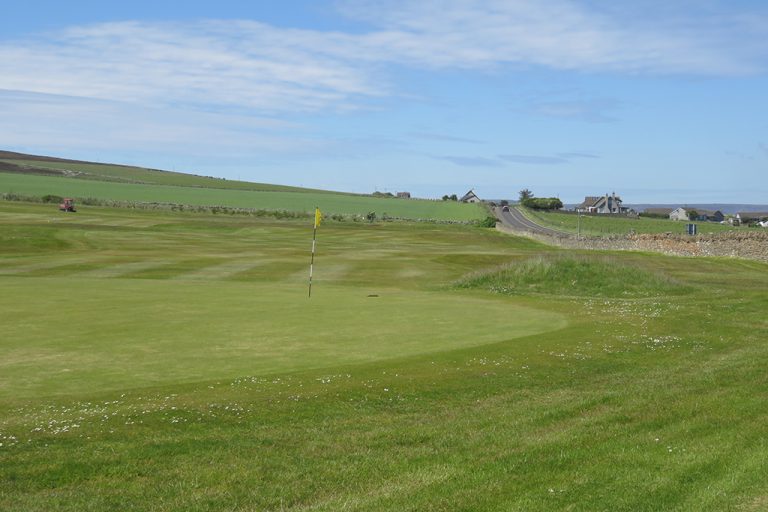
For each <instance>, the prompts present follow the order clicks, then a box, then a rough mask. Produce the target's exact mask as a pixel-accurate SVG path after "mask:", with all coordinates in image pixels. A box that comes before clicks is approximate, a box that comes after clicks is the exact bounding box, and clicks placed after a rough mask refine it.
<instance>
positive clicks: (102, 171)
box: [0, 151, 338, 193]
mask: <svg viewBox="0 0 768 512" xmlns="http://www.w3.org/2000/svg"><path fill="white" fill-rule="evenodd" d="M4 163H5V164H11V166H15V167H17V168H16V169H14V171H15V172H21V173H24V174H42V175H54V176H57V175H58V176H68V177H72V178H76V179H81V180H95V181H109V182H118V183H140V184H145V185H173V186H177V187H202V188H221V189H232V190H257V191H267V192H314V193H318V192H319V193H324V192H325V193H338V192H327V191H323V190H314V189H306V188H299V187H289V186H285V185H272V184H268V183H251V182H248V181H237V180H224V179H220V178H214V177H211V176H199V175H195V174H187V173H182V172H173V171H161V170H158V169H146V168H143V167H134V166H129V165H114V164H103V163H101V164H100V163H91V162H78V161H72V160H63V159H59V158H50V157H35V156H31V155H22V154H19V153H10V152H4V151H0V172H1V171H3V167H4V166H3V165H2V164H4ZM10 169H13V167H10ZM6 170H8V169H6Z"/></svg>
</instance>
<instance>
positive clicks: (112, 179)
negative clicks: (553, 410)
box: [0, 151, 487, 222]
mask: <svg viewBox="0 0 768 512" xmlns="http://www.w3.org/2000/svg"><path fill="white" fill-rule="evenodd" d="M0 195H6V196H7V195H10V196H13V197H16V198H21V199H25V198H30V199H32V200H35V199H36V200H42V198H44V197H46V196H49V197H50V196H52V197H72V198H74V199H75V200H76V201H77V203H78V204H79V205H87V204H90V205H94V204H101V203H100V201H102V202H103V201H108V202H115V203H120V204H136V203H141V204H155V205H156V204H165V205H184V206H193V207H194V206H201V207H229V208H245V209H250V210H265V211H273V212H283V211H286V212H303V213H305V214H310V213H311V212H314V210H315V207H319V208H320V209H321V211H322V212H323V213H325V214H326V215H329V216H332V215H334V214H338V215H341V216H354V217H355V218H357V219H361V218H365V217H367V216H370V215H372V217H375V218H387V217H389V218H399V219H412V220H438V221H459V222H471V221H479V220H482V219H484V218H485V217H486V215H487V211H486V210H485V209H484V208H483V207H481V206H478V205H476V204H462V203H457V202H456V201H428V200H423V199H396V198H392V197H374V196H372V195H363V194H349V193H342V192H331V191H327V190H312V189H306V188H299V187H288V186H281V185H265V184H263V183H249V182H245V181H229V180H223V179H217V178H211V177H206V176H195V175H191V174H184V173H179V172H168V171H159V170H155V169H145V168H141V167H131V166H125V165H113V164H102V163H93V162H82V161H75V160H65V159H60V158H52V157H41V156H33V155H23V154H19V153H11V152H8V151H2V152H0Z"/></svg>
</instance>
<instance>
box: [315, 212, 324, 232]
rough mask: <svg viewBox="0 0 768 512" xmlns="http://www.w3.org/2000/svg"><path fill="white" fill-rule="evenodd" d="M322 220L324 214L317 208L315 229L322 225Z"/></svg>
mask: <svg viewBox="0 0 768 512" xmlns="http://www.w3.org/2000/svg"><path fill="white" fill-rule="evenodd" d="M321 220H323V214H322V213H320V208H315V229H317V226H319V225H320V221H321Z"/></svg>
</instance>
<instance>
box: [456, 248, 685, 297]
mask: <svg viewBox="0 0 768 512" xmlns="http://www.w3.org/2000/svg"><path fill="white" fill-rule="evenodd" d="M456 286H457V287H458V288H479V289H486V290H489V291H491V292H493V293H501V294H507V295H520V294H527V293H539V294H550V295H572V296H573V295H575V296H594V297H627V298H635V297H653V296H660V295H682V294H686V293H690V292H691V291H692V289H691V287H690V286H687V285H685V284H682V283H680V282H678V281H675V280H674V279H672V278H670V277H669V276H666V275H664V274H661V273H658V272H650V271H647V270H643V269H641V268H637V267H633V266H630V265H627V264H624V263H620V262H619V261H617V260H616V259H614V258H611V257H591V256H538V257H535V258H530V259H527V260H522V261H520V262H515V263H509V264H506V265H503V266H501V267H496V268H493V269H490V270H485V271H480V272H475V273H473V274H470V275H468V276H466V277H464V278H463V279H461V280H460V281H458V282H457V283H456Z"/></svg>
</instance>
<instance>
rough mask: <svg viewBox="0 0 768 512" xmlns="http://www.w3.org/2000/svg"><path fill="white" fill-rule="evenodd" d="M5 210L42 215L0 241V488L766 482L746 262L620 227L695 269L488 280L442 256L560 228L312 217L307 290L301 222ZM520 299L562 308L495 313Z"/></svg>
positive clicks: (156, 504) (41, 503)
mask: <svg viewBox="0 0 768 512" xmlns="http://www.w3.org/2000/svg"><path fill="white" fill-rule="evenodd" d="M8 230H13V231H14V232H15V233H17V235H20V234H21V233H24V232H27V231H28V233H29V236H28V239H29V240H34V239H35V238H38V239H39V241H40V243H28V242H24V243H19V244H17V245H15V246H14V248H13V250H12V251H8V250H6V247H7V246H6V245H5V244H0V286H2V289H3V290H4V294H3V297H2V299H1V300H2V301H3V302H2V305H3V307H2V308H0V315H1V316H0V326H1V327H2V333H3V335H2V336H0V351H1V352H2V354H3V356H4V357H3V358H2V359H0V363H1V364H3V365H4V366H3V368H2V370H0V377H2V376H5V375H8V373H7V372H12V373H13V375H14V378H12V379H7V380H6V381H5V383H4V393H3V396H2V397H1V398H0V510H3V511H6V510H7V511H25V512H27V511H38V510H39V511H43V510H44V511H50V510H65V511H78V512H80V511H87V510H153V511H158V510H184V511H208V510H243V511H251V510H274V511H278V510H292V511H309V510H313V511H317V510H327V511H338V510H419V511H421V510H499V511H501V510H505V511H506V510H530V511H550V510H585V511H586V510H589V511H592V510H626V511H652V510H664V511H689V510H696V511H722V510H760V509H761V507H762V506H763V505H764V504H765V497H766V496H768V484H766V481H767V479H766V475H768V445H766V442H765V424H766V421H768V414H766V409H765V396H766V395H767V394H768V374H766V371H765V361H766V358H768V345H767V344H766V340H768V322H766V320H765V311H766V310H768V296H766V293H765V290H766V287H768V277H767V276H768V265H765V264H761V263H756V262H748V261H741V260H728V259H707V258H701V259H692V258H671V257H664V256H658V255H654V256H650V255H642V254H630V253H621V254H618V253H617V254H614V255H612V256H611V258H610V260H609V261H610V262H612V264H615V265H616V266H619V267H622V269H620V270H618V271H617V272H618V273H619V275H623V276H626V275H627V274H626V273H625V271H624V270H623V267H637V268H639V269H642V270H643V271H644V272H645V273H646V274H644V276H645V277H647V274H651V275H656V276H662V277H663V276H667V277H668V278H669V279H672V280H674V281H676V282H679V283H680V284H681V285H682V286H687V287H690V288H691V290H690V293H687V294H685V295H677V294H675V293H670V294H663V295H654V296H652V297H645V298H643V299H636V298H626V297H622V296H610V297H597V296H595V297H592V296H590V295H578V296H570V295H569V296H565V295H560V294H557V293H536V294H522V293H520V294H511V295H506V294H493V293H488V291H487V290H484V289H478V288H473V289H455V288H453V287H451V283H453V282H455V281H456V280H458V279H460V278H461V276H465V275H467V274H468V273H471V272H472V271H473V270H476V269H478V268H493V267H498V266H499V265H502V264H504V263H508V262H510V261H529V260H535V259H536V257H537V256H540V255H553V254H556V253H559V252H558V251H556V250H554V249H550V248H547V247H544V246H542V245H539V244H536V243H534V242H531V241H529V240H525V239H521V238H514V237H505V236H503V235H500V234H498V233H495V232H493V231H490V230H481V229H478V228H470V227H464V226H437V225H410V224H396V225H392V224H388V225H359V224H357V225H355V224H350V223H348V224H334V223H327V224H324V225H323V226H322V229H321V231H320V233H319V236H318V241H319V246H318V251H319V252H318V258H317V259H316V264H317V268H316V272H317V274H316V278H317V280H316V288H315V292H316V293H317V296H316V298H317V299H318V302H317V303H315V302H311V303H310V302H309V301H307V300H306V297H304V294H303V293H300V294H298V295H297V298H296V299H295V301H292V300H290V299H289V297H290V293H291V291H290V290H292V289H293V288H294V287H295V288H296V289H301V290H302V292H303V291H304V284H305V279H306V263H307V259H308V249H309V243H308V242H309V235H310V232H311V226H308V225H307V223H300V222H296V221H275V220H253V219H246V218H220V217H217V216H212V215H211V216H206V215H191V214H180V213H178V214H172V213H168V212H166V213H163V212H139V211H135V212H128V211H124V210H109V209H86V210H84V211H83V215H80V214H78V215H77V216H68V215H64V214H57V212H51V211H50V209H48V208H46V207H45V206H42V205H24V204H20V203H14V204H3V203H0V233H5V232H8ZM15 236H16V235H13V236H11V237H9V238H8V239H14V237H15ZM50 239H53V240H57V241H62V242H64V245H63V246H48V245H47V244H46V243H45V242H44V241H45V240H50ZM592 256H593V255H590V254H588V253H585V254H584V256H583V258H584V261H590V260H592ZM566 259H567V258H566ZM576 259H577V260H578V259H579V258H576ZM553 261H554V259H553ZM604 261H605V255H604V254H603V253H600V255H598V256H597V259H596V260H595V262H596V263H595V264H601V263H600V262H604ZM534 266H535V265H534ZM150 268H156V269H157V270H155V271H154V272H152V273H151V276H147V275H146V274H142V273H140V272H137V271H138V270H140V269H150ZM561 272H564V273H566V274H568V273H572V272H571V271H570V270H568V271H567V272H566V270H562V269H561ZM147 277H151V278H147ZM585 286H586V289H597V288H601V287H598V286H593V285H588V284H586V285H585ZM649 286H650V288H651V289H652V290H653V287H654V286H656V285H652V286H651V285H649ZM299 295H300V297H299ZM369 295H379V297H368V296H369ZM395 298H397V300H399V301H401V306H398V307H393V304H391V303H388V302H387V301H389V300H394V299H395ZM314 300H315V298H313V299H312V301H314ZM272 301H273V302H274V304H271V303H270V302H272ZM432 301H434V304H430V303H431V302H432ZM312 304H317V307H318V309H319V310H321V311H322V316H323V317H326V318H324V319H323V320H322V321H321V323H320V324H319V325H321V326H322V332H319V331H318V330H317V329H314V328H313V324H315V323H316V322H317V321H318V318H317V315H313V314H311V313H312V308H314V307H315V306H312ZM533 312H541V313H544V314H545V316H544V317H542V319H544V318H548V319H550V320H547V321H546V322H545V323H547V324H548V325H547V326H546V327H547V329H557V330H547V331H545V332H542V331H537V332H530V333H528V334H529V335H527V336H524V337H515V336H516V334H518V333H520V331H519V329H521V327H522V324H524V323H525V322H526V321H528V320H531V321H534V320H535V318H533V315H534V313H533ZM521 313H523V315H524V316H525V315H527V314H530V315H531V316H532V318H530V319H526V318H521V317H520V314H521ZM507 314H508V315H509V318H505V316H506V315H507ZM549 315H551V316H549ZM551 319H555V320H554V321H553V320H551ZM484 320H486V321H485V322H484ZM563 320H564V321H565V322H567V325H555V322H557V321H563ZM188 323H189V324H190V325H187V324H188ZM550 323H551V325H549V324H550ZM518 324H520V325H518ZM345 326H348V327H349V328H350V329H349V330H345ZM558 327H559V328H558ZM10 333H12V335H9V334H10ZM258 336H263V339H262V340H261V341H258V342H256V338H257V337H258ZM315 338H317V339H315ZM321 338H322V339H321ZM296 347H305V348H306V349H307V350H305V351H304V353H299V352H301V351H296V350H294V349H295V348H296ZM24 350H26V351H27V352H26V353H24ZM267 352H269V353H267ZM347 352H349V354H348V353H347ZM11 354H12V355H13V357H12V358H11V357H9V356H10V355H11ZM110 355H112V359H111V360H110V359H109V356H110ZM270 361H271V362H270ZM313 361H314V362H315V363H317V362H322V367H321V368H318V367H315V366H313V365H312V362H313ZM302 362H303V364H307V366H301V367H296V366H294V365H296V364H297V363H299V364H302ZM73 363H77V364H76V365H74V364H73ZM66 370H69V371H66ZM153 374H154V377H153ZM130 377H133V379H132V380H131V379H130ZM129 381H130V382H129Z"/></svg>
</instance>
